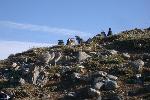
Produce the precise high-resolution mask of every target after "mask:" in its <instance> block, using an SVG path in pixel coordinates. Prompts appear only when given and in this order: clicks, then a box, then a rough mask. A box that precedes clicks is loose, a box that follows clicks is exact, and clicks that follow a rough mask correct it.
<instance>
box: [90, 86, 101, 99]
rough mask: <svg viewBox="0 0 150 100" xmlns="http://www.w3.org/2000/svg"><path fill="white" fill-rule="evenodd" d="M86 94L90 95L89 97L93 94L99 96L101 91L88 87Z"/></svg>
mask: <svg viewBox="0 0 150 100" xmlns="http://www.w3.org/2000/svg"><path fill="white" fill-rule="evenodd" d="M88 95H89V96H91V97H94V96H100V95H101V93H100V91H99V90H96V89H93V88H89V90H88Z"/></svg>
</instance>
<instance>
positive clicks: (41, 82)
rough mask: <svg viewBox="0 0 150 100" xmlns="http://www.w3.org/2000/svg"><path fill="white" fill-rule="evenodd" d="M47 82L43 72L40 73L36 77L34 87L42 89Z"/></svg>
mask: <svg viewBox="0 0 150 100" xmlns="http://www.w3.org/2000/svg"><path fill="white" fill-rule="evenodd" d="M47 82H48V78H47V75H46V74H45V72H43V71H42V72H40V74H39V76H38V77H37V81H36V85H38V86H40V87H43V86H44V85H46V84H47Z"/></svg>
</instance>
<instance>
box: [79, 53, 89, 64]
mask: <svg viewBox="0 0 150 100" xmlns="http://www.w3.org/2000/svg"><path fill="white" fill-rule="evenodd" d="M89 57H91V56H90V55H88V54H87V53H85V52H81V51H79V53H78V60H79V62H80V61H84V60H85V59H87V58H89Z"/></svg>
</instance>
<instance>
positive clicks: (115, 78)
mask: <svg viewBox="0 0 150 100" xmlns="http://www.w3.org/2000/svg"><path fill="white" fill-rule="evenodd" d="M107 77H108V78H109V79H110V80H114V81H116V80H117V79H118V77H117V76H113V75H107Z"/></svg>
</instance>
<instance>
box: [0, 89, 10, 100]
mask: <svg viewBox="0 0 150 100" xmlns="http://www.w3.org/2000/svg"><path fill="white" fill-rule="evenodd" d="M9 99H10V96H9V95H8V94H6V93H4V92H2V91H1V92H0V100H9Z"/></svg>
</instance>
